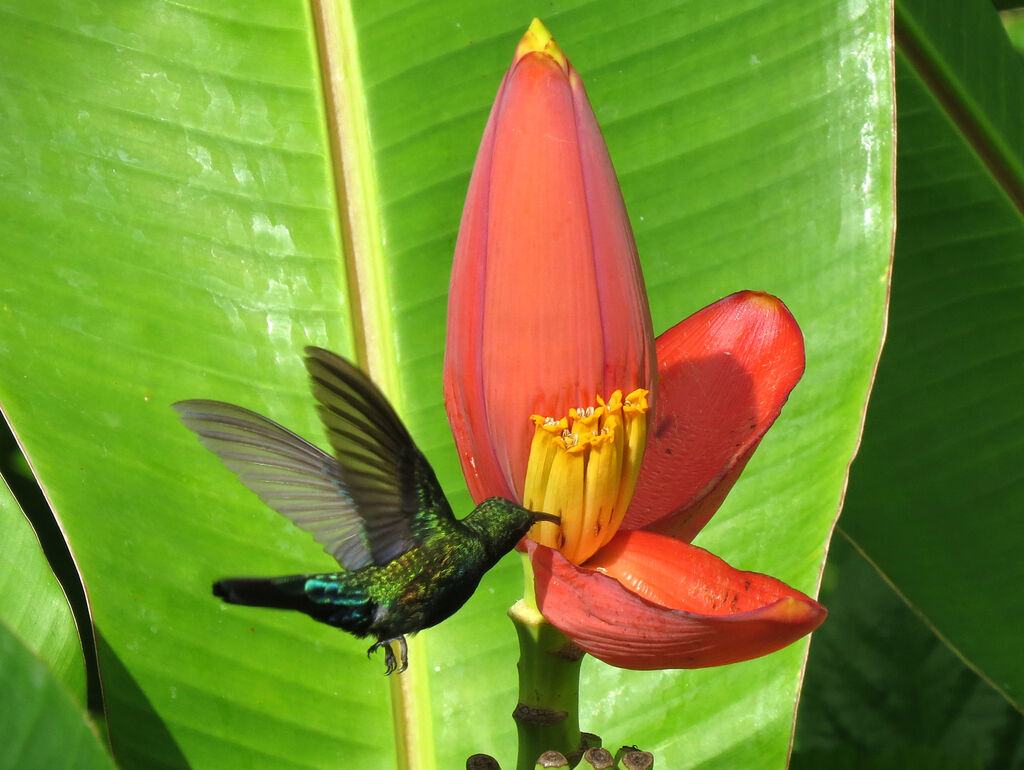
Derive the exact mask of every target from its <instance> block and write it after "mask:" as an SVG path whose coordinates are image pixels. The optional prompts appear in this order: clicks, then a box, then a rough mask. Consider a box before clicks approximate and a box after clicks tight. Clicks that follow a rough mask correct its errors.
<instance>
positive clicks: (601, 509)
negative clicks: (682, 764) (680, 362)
mask: <svg viewBox="0 0 1024 770" xmlns="http://www.w3.org/2000/svg"><path fill="white" fill-rule="evenodd" d="M646 396H647V391H646V390H643V389H642V388H641V389H637V390H635V391H633V392H632V393H630V394H629V396H628V397H627V398H626V399H623V398H622V391H621V390H616V391H615V392H614V393H612V395H611V396H610V397H609V398H608V400H607V401H605V400H603V399H602V398H600V397H598V398H597V402H598V405H597V406H587V407H578V408H576V409H570V410H569V417H568V419H566V418H564V417H563V418H561V419H560V420H556V419H554V418H551V417H547V418H545V417H541V416H540V415H533V416H532V417H531V419H532V420H533V423H534V435H533V443H532V444H531V446H530V460H529V463H528V465H527V471H526V483H525V485H524V494H523V504H524V505H525V506H526V507H527V508H530V509H531V510H535V511H544V512H546V513H553V514H555V515H558V516H560V517H561V519H562V522H561V525H557V524H552V523H548V522H542V523H540V524H537V525H535V526H534V527H533V529H531V530H530V533H529V536H530V537H531V538H533V539H534V540H536V541H537V542H539V543H541V544H542V545H547V546H550V547H552V548H558V549H559V550H561V551H562V553H563V554H565V556H566V558H568V559H570V560H571V561H573V562H575V563H577V564H581V563H583V562H584V561H586V560H587V559H588V558H590V557H591V556H592V555H593V554H594V552H595V551H597V549H598V548H600V547H601V546H602V545H604V544H605V543H607V542H608V541H609V540H610V539H611V538H612V536H613V535H614V534H615V532H616V531H617V530H618V528H619V526H620V525H621V524H622V519H623V517H624V516H625V514H626V509H627V508H628V507H629V501H630V499H631V498H632V496H633V490H634V488H635V487H636V477H637V474H638V473H639V472H640V461H641V460H642V459H643V453H644V445H645V442H646V440H647V414H646V413H647V399H646Z"/></svg>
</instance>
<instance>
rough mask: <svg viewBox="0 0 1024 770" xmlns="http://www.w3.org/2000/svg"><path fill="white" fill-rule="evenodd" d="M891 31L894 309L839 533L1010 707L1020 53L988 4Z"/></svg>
mask: <svg viewBox="0 0 1024 770" xmlns="http://www.w3.org/2000/svg"><path fill="white" fill-rule="evenodd" d="M897 22H898V26H897V32H898V39H899V51H900V56H899V57H898V59H897V94H898V99H899V104H900V110H899V134H900V141H899V156H898V163H899V178H900V185H899V188H898V189H899V196H898V206H897V209H898V211H899V212H900V224H899V228H898V230H897V237H896V256H895V267H894V275H893V293H892V311H891V316H890V327H889V333H888V340H887V343H886V349H885V353H884V355H883V357H882V361H881V364H880V367H879V373H878V380H877V383H876V387H875V392H874V395H873V397H872V401H871V408H870V409H869V411H868V418H867V428H866V431H865V440H864V445H863V447H862V449H861V452H860V455H859V457H858V459H857V461H856V463H855V465H854V467H853V471H852V474H851V483H850V491H849V496H848V500H847V506H846V510H845V512H844V514H843V518H842V519H841V520H840V526H841V527H842V528H843V530H844V531H845V532H847V533H848V534H849V536H850V537H851V538H852V539H853V541H854V542H855V543H857V545H858V546H859V547H860V548H862V549H863V550H864V552H865V553H866V554H867V555H868V557H869V558H870V559H871V560H872V561H873V562H874V563H875V564H876V565H878V567H879V569H880V570H881V571H882V573H883V574H885V575H886V577H887V579H888V580H890V581H891V582H892V583H893V584H894V585H895V586H896V587H897V589H898V590H899V591H900V592H901V593H902V594H903V596H904V597H905V598H906V599H907V601H908V602H909V603H910V604H911V606H913V607H914V608H915V609H916V610H917V611H918V612H920V613H921V614H922V615H923V616H924V617H925V618H927V620H928V622H929V623H930V624H931V625H932V626H933V627H934V629H935V630H936V632H937V633H938V634H939V635H941V637H942V638H944V639H945V640H946V641H947V642H948V643H949V644H950V645H951V646H952V648H953V649H954V650H956V651H957V653H958V654H959V655H960V656H962V657H963V658H964V659H965V660H966V661H968V663H969V664H970V665H971V666H972V667H974V668H975V669H976V670H977V671H978V672H979V674H980V675H981V676H982V677H983V678H984V679H986V680H988V681H989V682H990V683H991V684H992V685H993V686H994V687H995V688H997V689H998V690H1000V691H1001V692H1003V693H1004V695H1005V696H1006V697H1007V699H1008V700H1010V701H1011V702H1012V703H1013V704H1015V706H1016V708H1017V709H1021V707H1022V705H1024V662H1022V660H1021V657H1020V656H1019V655H1018V654H1017V647H1018V641H1019V628H1018V627H1017V624H1016V623H1014V622H1012V621H1011V620H1010V619H1011V618H1016V617H1019V616H1020V615H1021V613H1024V598H1022V596H1021V593H1020V592H1019V591H1017V590H1015V589H1009V590H1008V588H1007V587H1009V586H1017V585H1019V584H1020V583H1021V582H1022V581H1024V562H1022V560H1021V559H1020V553H1021V550H1022V549H1024V529H1022V528H1021V527H1020V526H1019V517H1020V501H1021V499H1022V496H1021V495H1022V488H1024V487H1022V480H1024V477H1022V474H1021V470H1020V457H1021V455H1022V452H1024V441H1022V438H1021V436H1022V434H1021V431H1020V425H1021V421H1022V419H1024V401H1022V400H1021V398H1020V393H1021V383H1022V382H1024V357H1022V356H1021V350H1022V348H1024V308H1022V305H1021V302H1020V296H1021V291H1022V289H1024V214H1022V211H1024V98H1022V96H1021V95H1022V94H1024V60H1022V59H1021V57H1020V54H1019V53H1018V52H1017V51H1016V50H1014V48H1013V47H1012V46H1011V45H1010V43H1009V41H1008V40H1007V38H1006V36H1005V34H1004V32H1003V29H1002V27H1001V26H1000V24H999V20H998V17H997V16H996V15H995V13H994V12H993V11H992V9H991V7H990V6H989V5H988V4H987V3H983V2H978V3H957V2H940V3H931V2H916V1H915V2H905V3H903V4H902V6H901V7H900V8H899V13H898V15H897Z"/></svg>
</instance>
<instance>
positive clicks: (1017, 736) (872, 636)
mask: <svg viewBox="0 0 1024 770" xmlns="http://www.w3.org/2000/svg"><path fill="white" fill-rule="evenodd" d="M821 600H822V601H823V602H825V603H826V604H827V606H828V607H829V610H830V615H829V622H828V623H827V624H826V625H825V626H823V627H822V628H821V630H820V631H819V632H818V633H817V634H815V636H814V642H813V643H812V644H811V653H810V657H809V659H808V663H807V678H806V679H805V681H804V688H803V693H802V694H801V697H800V719H799V720H798V722H797V745H796V749H795V751H794V753H793V763H792V767H793V768H794V769H795V770H818V768H823V767H827V768H834V769H835V770H839V769H840V768H842V769H843V770H845V769H847V768H848V769H849V770H856V768H866V767H869V768H872V770H890V769H891V770H903V768H924V767H927V768H932V769H933V770H938V769H940V768H949V770H967V768H990V770H1007V768H1020V767H1024V719H1022V718H1021V714H1020V712H1018V711H1016V710H1015V709H1013V708H1012V707H1010V706H1009V704H1007V702H1006V700H1005V699H1004V698H1003V697H1002V696H1001V695H1000V694H999V693H998V692H996V691H995V690H993V689H992V688H991V687H990V686H989V685H988V684H987V683H986V682H985V681H984V680H982V679H981V678H980V677H978V675H977V674H976V673H975V672H974V671H972V670H971V669H970V668H969V667H968V666H967V665H966V664H965V663H964V662H963V661H962V660H960V659H958V658H957V656H956V655H955V653H954V652H953V651H952V650H950V649H949V647H948V646H947V645H945V644H944V643H943V642H942V640H941V639H939V638H938V637H937V636H936V635H935V633H934V630H933V629H932V628H930V627H929V626H928V625H927V624H926V623H925V622H924V621H922V619H921V618H919V617H917V616H916V615H915V614H914V612H913V611H912V610H911V608H909V607H908V606H907V605H906V604H905V603H904V602H903V601H902V600H901V599H900V597H899V596H898V595H897V594H896V593H895V592H894V591H893V590H892V587H891V586H890V585H889V584H888V583H886V582H885V581H884V580H883V579H882V578H881V576H879V575H878V573H877V572H876V571H875V570H874V568H873V567H872V565H871V564H869V563H868V562H867V561H866V560H865V559H864V558H863V557H862V555H861V554H860V553H858V552H857V551H856V550H855V549H854V548H852V547H851V546H850V544H849V543H848V542H847V540H846V538H844V537H837V538H836V539H835V540H834V541H833V543H832V547H831V548H830V549H829V558H828V566H827V567H826V571H825V578H824V581H823V582H822V590H821Z"/></svg>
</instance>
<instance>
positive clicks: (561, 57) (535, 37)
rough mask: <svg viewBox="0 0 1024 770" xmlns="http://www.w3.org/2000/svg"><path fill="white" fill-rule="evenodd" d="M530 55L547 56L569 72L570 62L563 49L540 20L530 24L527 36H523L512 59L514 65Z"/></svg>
mask: <svg viewBox="0 0 1024 770" xmlns="http://www.w3.org/2000/svg"><path fill="white" fill-rule="evenodd" d="M530 53H543V54H546V55H547V56H550V57H551V58H552V59H553V60H554V61H555V62H556V63H557V64H558V66H559V67H561V68H562V69H563V70H565V71H568V67H569V60H568V59H566V58H565V54H564V53H563V52H562V49H561V48H559V47H558V43H556V42H555V39H554V38H553V37H552V36H551V33H550V32H549V31H548V28H547V27H545V26H544V24H543V22H541V20H540V19H534V20H533V21H532V22H531V23H530V28H529V29H527V30H526V34H525V35H523V38H522V40H520V41H519V45H518V46H517V47H516V53H515V56H513V57H512V64H513V65H515V64H516V63H517V62H518V61H519V60H520V59H522V58H523V57H524V56H526V55H527V54H530Z"/></svg>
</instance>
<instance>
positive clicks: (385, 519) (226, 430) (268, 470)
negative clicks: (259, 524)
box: [174, 347, 454, 570]
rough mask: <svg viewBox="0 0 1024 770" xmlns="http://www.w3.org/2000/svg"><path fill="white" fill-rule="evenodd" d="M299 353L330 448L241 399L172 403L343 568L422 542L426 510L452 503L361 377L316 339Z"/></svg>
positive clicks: (443, 509)
mask: <svg viewBox="0 0 1024 770" xmlns="http://www.w3.org/2000/svg"><path fill="white" fill-rule="evenodd" d="M306 354H307V356H308V357H307V359H306V368H307V369H308V370H309V373H310V376H311V378H312V388H313V393H314V395H315V396H316V398H317V400H318V401H319V402H320V404H319V411H320V415H321V418H322V419H323V421H324V424H325V426H326V427H327V430H328V437H329V440H330V443H331V445H332V447H333V448H334V450H335V453H336V456H335V457H332V456H331V455H329V454H327V453H326V452H324V451H323V450H321V449H320V448H319V447H317V446H315V445H313V444H311V443H310V442H308V441H306V440H305V439H303V438H302V437H300V436H298V435H296V434H295V433H292V432H291V431H290V430H288V429H287V428H284V427H282V426H281V425H278V424H277V423H276V422H273V421H272V420H269V419H267V418H266V417H262V416H261V415H259V414H256V413H255V412H252V411H250V410H248V409H243V408H242V407H240V406H235V405H233V404H227V403H223V402H220V401H208V400H192V401H180V402H178V403H176V404H174V408H175V409H176V410H177V411H178V413H179V415H180V416H181V420H182V422H183V423H184V424H185V425H186V426H187V427H189V428H190V429H192V430H193V431H195V432H196V434H198V436H199V440H200V441H201V442H202V443H203V445H204V446H205V447H206V448H207V449H209V450H210V451H212V452H213V453H214V454H216V455H217V456H218V457H220V459H221V461H223V463H224V464H225V465H226V466H227V467H228V468H230V469H231V470H232V471H234V472H235V473H236V474H238V478H239V480H241V482H242V483H243V484H245V486H246V487H248V488H249V489H250V490H252V491H253V492H255V493H256V495H258V496H259V498H260V499H261V500H262V501H263V502H264V503H266V504H267V505H268V506H269V507H271V508H273V509H274V510H275V511H277V512H278V513H281V514H282V515H284V516H286V517H287V518H289V519H290V520H291V521H292V522H294V523H295V524H296V525H298V526H299V527H301V528H302V529H304V530H306V531H308V532H311V533H312V534H313V536H314V538H315V539H316V540H317V541H318V542H319V543H322V544H323V546H324V550H325V551H327V553H329V554H331V555H332V556H334V557H335V558H336V559H337V560H338V563H339V564H341V566H343V567H344V568H345V569H349V570H355V569H359V568H360V567H364V566H366V565H367V564H369V563H371V562H375V563H377V564H384V563H386V562H388V561H390V560H392V559H394V558H395V557H397V556H398V555H400V554H402V553H404V552H405V551H406V550H408V549H409V548H412V547H413V546H415V545H417V544H418V543H419V542H420V540H421V539H422V537H423V535H425V534H426V531H427V527H426V526H425V525H426V524H427V522H426V521H424V516H429V517H430V518H431V519H432V520H433V521H434V522H436V521H437V520H438V518H441V519H443V518H448V519H450V520H452V521H454V517H453V516H452V513H451V508H450V507H449V505H448V502H447V500H446V499H445V497H444V494H443V493H442V491H441V488H440V485H439V484H438V483H437V479H436V477H435V476H434V473H433V470H432V469H431V468H430V465H429V463H427V460H426V458H425V457H424V456H423V454H422V453H421V452H420V451H419V449H417V448H416V445H415V444H414V443H413V441H412V438H411V437H410V436H409V433H408V431H407V430H406V429H405V426H404V425H403V424H402V422H401V420H400V419H399V418H398V415H397V414H395V411H394V409H393V408H392V407H391V405H390V403H388V401H387V399H386V398H385V397H384V395H383V394H382V393H381V392H380V391H379V390H378V389H377V387H376V386H375V385H374V384H373V383H372V382H371V381H370V380H369V378H368V377H367V376H366V375H365V374H364V373H363V372H362V371H360V370H359V369H357V368H356V367H355V366H353V365H352V364H350V363H349V362H347V361H345V360H344V359H342V358H340V357H338V356H336V355H334V354H333V353H330V352H328V351H326V350H323V349H321V348H311V347H310V348H306ZM424 504H426V505H427V506H428V508H429V510H425V509H424V508H423V506H424Z"/></svg>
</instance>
